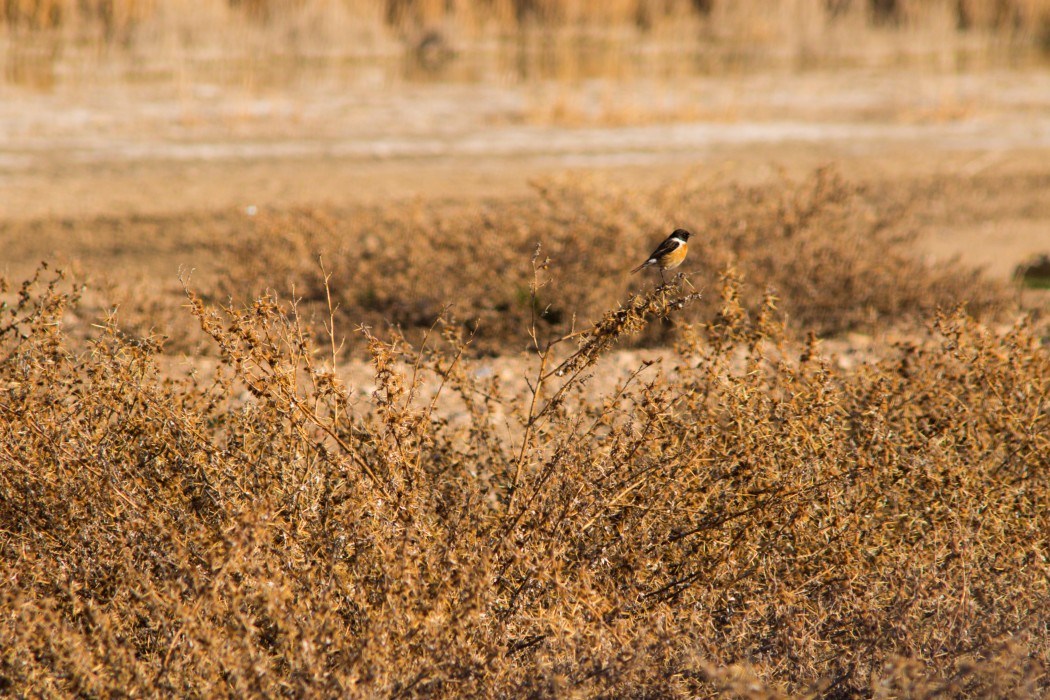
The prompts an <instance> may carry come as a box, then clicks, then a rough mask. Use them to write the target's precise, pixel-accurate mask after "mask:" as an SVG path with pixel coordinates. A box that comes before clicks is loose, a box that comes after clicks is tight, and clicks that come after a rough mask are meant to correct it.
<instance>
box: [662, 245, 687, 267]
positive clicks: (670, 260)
mask: <svg viewBox="0 0 1050 700" xmlns="http://www.w3.org/2000/svg"><path fill="white" fill-rule="evenodd" d="M688 252H689V244H688V243H683V244H682V245H680V246H678V247H677V248H675V249H674V250H672V251H671V252H670V253H668V254H667V255H665V256H663V257H662V258H660V267H661V268H662V269H664V270H673V269H674V268H676V267H678V266H679V265H681V264H682V261H683V260H685V254H686V253H688Z"/></svg>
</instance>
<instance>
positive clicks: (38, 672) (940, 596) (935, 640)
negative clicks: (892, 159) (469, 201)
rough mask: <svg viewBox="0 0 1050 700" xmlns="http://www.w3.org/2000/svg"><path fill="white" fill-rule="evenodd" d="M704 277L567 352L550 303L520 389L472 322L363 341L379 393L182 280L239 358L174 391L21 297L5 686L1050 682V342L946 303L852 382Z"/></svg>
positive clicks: (3, 365) (284, 324)
mask: <svg viewBox="0 0 1050 700" xmlns="http://www.w3.org/2000/svg"><path fill="white" fill-rule="evenodd" d="M581 199H582V200H585V199H586V198H581ZM581 203H582V202H581ZM584 216H586V214H584ZM587 223H588V224H593V221H589V222H587ZM569 225H575V226H581V227H582V228H589V226H584V224H583V223H573V221H571V220H570V221H569ZM621 235H624V236H626V233H623V232H621ZM571 244H573V243H571V242H569V241H567V242H566V243H565V245H571ZM594 249H597V247H595V248H594ZM585 250H592V249H587V248H585ZM818 257H819V256H818ZM552 269H553V271H552V270H551V269H548V268H547V267H546V264H545V261H544V260H542V259H540V258H536V259H534V265H533V269H532V270H531V271H530V277H531V279H527V280H525V284H526V290H527V291H526V294H527V295H528V296H529V301H528V307H529V308H530V309H533V310H537V309H542V308H543V304H541V303H538V302H536V301H535V300H536V299H537V298H539V295H541V294H544V293H545V290H548V288H549V287H548V286H546V281H547V280H548V275H555V274H557V268H556V266H555V267H554V268H552ZM720 284H721V288H722V292H721V295H720V299H717V300H716V299H704V300H698V299H697V297H696V295H695V293H688V292H687V291H686V290H684V289H682V285H683V282H682V281H681V280H676V281H675V282H674V283H672V284H671V285H668V286H666V287H661V288H652V287H649V288H647V291H645V292H644V293H642V294H641V295H638V296H634V297H631V298H629V299H628V301H627V302H626V303H625V304H623V306H622V307H620V308H617V309H614V310H611V311H607V312H606V313H604V314H601V319H600V320H599V321H598V322H597V323H596V324H595V325H593V326H586V327H583V326H582V324H581V327H583V328H584V330H583V331H580V332H578V334H577V335H576V336H574V337H571V338H567V337H562V336H554V340H553V341H548V340H546V339H545V335H546V333H545V332H544V330H543V329H542V328H539V327H538V325H539V324H542V323H543V322H542V320H540V318H539V316H538V315H537V317H536V319H535V320H534V321H533V322H532V323H531V324H530V323H529V322H526V326H527V328H528V331H527V335H528V337H529V338H530V340H531V341H532V345H533V357H534V358H535V359H534V362H535V364H534V367H533V370H532V374H531V380H530V383H529V386H530V390H529V391H527V392H526V393H525V394H524V395H518V394H515V393H514V392H512V391H508V390H505V389H503V388H501V386H500V384H499V382H498V381H497V380H496V379H495V378H491V377H490V378H484V376H483V373H480V372H479V371H478V370H479V369H480V367H481V365H479V364H478V363H479V362H480V361H478V360H474V359H471V358H470V357H469V353H468V352H466V350H467V348H468V347H469V343H470V342H471V339H470V337H469V335H468V334H465V333H464V332H463V330H462V326H461V325H459V324H455V323H446V324H444V325H442V324H441V323H439V324H438V325H437V326H435V330H434V332H431V333H428V334H427V336H426V338H425V339H424V340H421V342H420V343H417V344H416V347H415V348H413V347H411V346H409V345H407V344H405V343H404V342H403V341H401V340H398V339H393V340H390V341H384V340H381V339H380V338H378V337H376V336H375V335H373V334H372V333H371V332H369V331H367V330H363V331H362V333H364V336H365V338H366V340H367V342H368V345H369V351H370V354H371V356H372V360H373V364H374V370H375V383H376V389H375V391H374V393H373V395H372V397H371V399H370V400H367V401H361V400H357V399H354V398H353V396H352V395H351V394H350V393H349V392H348V391H347V389H346V388H345V387H344V385H343V384H342V382H341V380H340V378H339V376H338V374H337V373H336V372H334V371H333V369H332V365H331V357H330V354H331V352H332V351H331V350H330V349H327V348H326V349H324V350H322V349H320V348H318V347H317V346H315V345H314V341H313V339H312V337H313V334H311V333H310V332H309V329H308V328H307V327H305V324H304V322H303V321H302V320H301V318H300V314H299V313H298V312H297V309H296V307H295V306H294V305H289V304H286V303H281V302H280V301H279V300H277V299H275V298H273V297H272V296H260V297H258V298H257V299H256V300H255V301H254V302H253V303H252V304H250V305H248V306H247V307H236V306H230V307H228V308H213V307H209V306H208V305H207V304H206V303H205V301H203V300H201V299H200V298H199V297H198V296H197V295H196V294H194V293H193V292H188V299H189V302H190V307H191V311H192V314H193V315H194V316H195V317H196V319H197V321H198V322H199V323H200V325H201V327H202V329H203V330H204V331H205V332H206V333H207V335H208V336H210V338H211V339H212V342H213V343H214V344H215V347H216V348H217V352H218V353H219V355H220V356H221V365H220V367H219V368H218V369H217V370H216V371H215V373H214V375H213V376H209V377H207V378H204V377H198V376H195V375H191V376H188V377H184V378H168V377H165V376H164V375H163V374H162V373H161V372H160V371H159V369H158V366H157V363H158V354H157V345H156V343H155V342H154V341H152V340H151V339H149V338H142V339H136V338H133V337H129V336H126V335H124V334H123V333H121V332H120V331H119V329H117V328H116V327H114V326H113V325H112V324H105V323H104V324H102V327H101V328H100V329H99V332H98V333H97V334H96V335H95V337H93V338H92V339H90V341H89V343H88V344H87V345H83V344H81V343H80V342H79V341H75V340H74V339H71V338H70V337H69V336H67V335H66V334H65V333H64V331H63V328H62V319H63V318H64V315H65V314H66V312H67V310H68V309H69V308H70V307H72V306H73V305H75V303H76V297H77V290H76V289H73V288H70V287H69V286H68V285H66V284H65V283H64V282H63V281H62V280H60V279H55V280H54V281H52V282H51V283H50V284H47V285H45V284H43V282H42V280H41V279H38V280H36V281H30V282H27V283H26V285H25V286H24V288H23V290H22V292H21V294H20V295H18V297H17V298H16V299H12V301H11V303H10V305H8V306H6V307H5V309H4V313H3V317H2V321H0V346H2V347H0V387H2V393H0V416H2V418H0V464H2V467H0V533H2V535H0V576H2V578H3V581H4V585H3V587H2V588H0V600H2V604H0V609H2V610H4V611H5V612H4V615H3V617H2V619H0V685H2V687H3V688H4V690H5V691H7V692H11V693H15V694H37V693H39V694H44V693H47V694H61V695H98V696H101V695H112V694H131V695H143V694H153V693H155V692H157V691H158V690H159V691H160V692H163V693H166V694H178V695H189V694H193V695H204V696H213V695H239V696H243V695H278V694H281V695H296V696H302V695H326V696H331V695H344V694H354V695H369V696H379V695H384V696H393V695H397V696H417V697H436V696H454V697H464V696H474V697H476V696H525V695H527V696H537V697H545V696H565V695H587V696H594V695H605V696H648V697H697V696H703V695H707V696H710V695H713V694H715V693H717V692H720V691H728V692H733V693H736V694H740V695H747V696H751V697H776V696H779V695H782V694H792V695H800V694H806V693H823V694H828V695H832V696H840V697H845V696H850V695H878V696H881V697H890V696H899V695H909V696H915V697H924V696H925V697H933V696H938V695H939V696H944V695H951V696H953V697H954V696H971V697H987V696H989V695H999V696H1026V695H1039V694H1045V693H1047V692H1048V691H1050V681H1048V678H1050V676H1048V675H1047V670H1048V665H1050V641H1048V640H1050V634H1048V633H1047V632H1048V630H1047V620H1048V619H1050V603H1048V601H1050V565H1048V561H1047V555H1048V553H1047V540H1046V533H1047V532H1050V502H1048V499H1050V496H1048V494H1050V488H1048V487H1050V484H1048V474H1050V469H1048V467H1050V463H1048V462H1050V458H1048V456H1047V455H1050V411H1048V408H1050V405H1048V401H1047V397H1048V396H1050V356H1048V354H1047V349H1046V347H1045V346H1043V345H1041V344H1040V342H1039V339H1038V338H1037V337H1035V336H1034V335H1033V333H1032V332H1031V330H1030V329H1029V328H1028V327H1027V325H1026V324H1025V323H1024V322H1021V323H1019V324H1018V325H1017V326H1016V327H1014V328H1012V329H1011V330H1009V331H1007V332H1004V333H996V332H992V331H991V330H989V329H988V328H987V327H985V326H983V325H981V324H980V323H979V322H977V321H975V320H974V319H973V318H971V317H970V316H967V315H966V314H964V313H962V312H956V313H951V314H944V315H938V316H936V318H934V319H933V320H932V321H931V322H930V325H929V330H928V333H927V334H926V335H924V336H921V337H919V336H917V337H916V340H915V342H913V343H910V344H902V345H900V346H899V347H896V348H894V349H890V350H888V351H887V353H886V354H887V357H886V358H885V359H883V360H881V361H878V362H875V363H872V364H869V365H864V366H861V367H859V368H857V369H855V370H845V369H841V368H840V367H839V366H838V365H836V364H835V363H832V362H830V361H829V360H828V359H827V358H826V357H823V356H822V355H821V353H820V351H819V348H817V346H816V342H815V341H812V342H810V343H808V344H801V345H799V344H795V343H794V342H793V341H792V340H791V339H790V337H789V336H787V335H785V332H784V329H783V326H782V323H781V316H780V314H779V312H778V311H777V309H776V303H775V299H773V298H772V297H770V296H766V297H765V298H764V299H763V300H761V301H760V302H759V303H758V304H756V305H750V304H748V303H745V301H744V300H746V299H747V298H748V292H747V291H746V288H745V287H742V286H741V284H740V281H739V276H738V275H737V274H735V273H733V272H732V271H730V272H729V273H727V274H726V275H724V276H723V279H722V280H721V283H720ZM701 301H705V302H706V303H707V304H708V306H702V305H701ZM697 308H700V309H713V311H711V310H708V311H700V312H699V321H700V322H699V323H697V324H696V325H693V326H691V327H688V328H685V332H684V333H682V334H680V335H679V336H678V351H679V353H680V357H681V362H680V363H679V366H677V367H676V368H674V369H673V370H668V371H666V372H661V371H659V370H658V368H653V367H650V366H648V365H645V364H643V365H641V366H639V367H638V368H637V371H636V372H635V373H634V374H632V375H631V376H630V378H629V379H628V380H627V381H625V382H623V383H622V384H621V385H620V386H618V387H616V389H615V390H613V391H593V390H590V389H589V388H588V382H589V381H590V380H591V378H592V377H593V376H594V375H595V374H597V373H600V372H602V371H603V363H604V362H606V361H607V359H608V358H607V355H606V352H607V349H608V347H610V345H611V342H612V341H615V340H617V339H619V338H621V337H622V336H624V335H628V334H637V333H640V332H642V331H643V329H644V326H645V325H646V324H647V323H651V322H652V320H653V319H654V318H664V317H672V318H673V317H675V316H676V315H683V314H689V313H692V312H694V311H696V310H697ZM537 313H538V312H537ZM596 315H597V314H596ZM439 328H440V332H438V329H439ZM574 341H575V342H577V343H578V345H577V348H576V349H575V350H569V351H565V350H563V348H566V347H568V346H571V345H572V344H573V342H574ZM428 392H429V393H428ZM438 394H448V397H447V398H448V400H449V401H452V402H454V403H455V405H457V406H459V407H460V410H459V411H458V412H457V413H456V415H455V416H453V415H452V412H450V411H449V410H447V409H446V410H437V408H436V407H437V405H438V400H439V396H438Z"/></svg>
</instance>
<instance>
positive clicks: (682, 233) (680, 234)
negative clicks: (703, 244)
mask: <svg viewBox="0 0 1050 700" xmlns="http://www.w3.org/2000/svg"><path fill="white" fill-rule="evenodd" d="M692 235H693V234H691V233H689V232H688V231H686V230H685V229H684V228H676V229H675V230H674V233H672V234H671V236H672V237H673V238H679V239H681V240H683V241H688V240H689V237H690V236H692Z"/></svg>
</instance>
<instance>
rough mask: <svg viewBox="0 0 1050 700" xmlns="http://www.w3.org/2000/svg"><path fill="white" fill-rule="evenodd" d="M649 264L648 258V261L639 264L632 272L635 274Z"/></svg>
mask: <svg viewBox="0 0 1050 700" xmlns="http://www.w3.org/2000/svg"><path fill="white" fill-rule="evenodd" d="M648 265H649V261H648V260H646V261H645V262H643V263H642V264H641V265H639V266H638V267H636V268H634V269H633V270H631V274H632V275H633V274H634V273H636V272H638V271H639V270H641V269H642V268H643V267H646V266H648Z"/></svg>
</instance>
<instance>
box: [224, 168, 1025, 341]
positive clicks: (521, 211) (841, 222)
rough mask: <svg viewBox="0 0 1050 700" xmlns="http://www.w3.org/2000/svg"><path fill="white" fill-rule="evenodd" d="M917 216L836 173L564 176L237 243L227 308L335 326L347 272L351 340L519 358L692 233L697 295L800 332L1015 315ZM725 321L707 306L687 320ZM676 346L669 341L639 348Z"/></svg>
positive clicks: (343, 310) (336, 216)
mask: <svg viewBox="0 0 1050 700" xmlns="http://www.w3.org/2000/svg"><path fill="white" fill-rule="evenodd" d="M908 206H909V203H908V202H907V201H903V202H902V201H898V200H894V199H892V198H890V199H887V198H885V197H884V196H882V197H880V198H879V199H875V197H874V196H872V195H870V194H869V193H868V192H866V191H865V190H864V188H862V187H859V186H857V185H853V184H850V183H847V182H845V181H843V180H842V179H841V178H840V177H838V176H837V175H836V174H835V172H834V171H833V170H830V169H824V170H819V171H817V172H816V173H814V174H813V175H811V176H810V177H808V178H807V179H805V180H803V181H801V182H797V183H796V182H784V183H781V184H779V185H776V186H768V185H766V186H754V187H739V186H732V187H724V186H718V185H714V184H712V183H711V182H709V181H708V180H707V179H705V178H702V177H699V176H697V177H693V178H688V179H684V180H683V181H680V182H675V183H672V184H669V185H665V186H662V187H657V188H654V189H651V190H637V189H626V188H623V187H621V186H614V185H611V184H610V183H608V182H605V181H603V180H601V179H581V178H578V177H577V178H575V179H570V178H569V177H564V178H552V179H550V180H547V181H544V182H540V183H537V184H536V193H535V195H534V196H533V197H530V198H528V199H525V200H523V201H519V202H507V201H505V200H501V201H499V202H491V203H481V204H454V205H446V206H440V205H434V204H433V203H429V204H425V203H420V202H417V203H413V204H405V205H404V206H402V207H391V206H386V207H381V208H380V207H377V208H371V209H369V208H364V207H360V208H356V209H353V210H348V211H342V212H332V211H306V212H295V213H292V214H279V215H273V216H269V217H265V216H264V217H262V219H263V220H262V221H261V222H260V224H259V225H258V228H256V229H254V230H251V229H248V230H246V231H245V232H244V233H243V234H242V235H240V236H234V237H233V240H231V242H230V250H229V251H227V252H226V253H224V254H223V259H224V260H226V261H227V269H226V272H225V274H224V275H223V285H222V287H221V289H220V290H219V293H218V298H222V299H224V298H226V297H227V296H232V297H233V298H235V299H251V298H255V297H256V296H258V295H260V294H262V293H264V292H265V291H266V287H267V286H275V287H276V288H277V289H285V290H287V289H292V288H294V290H295V293H296V295H298V296H301V297H302V298H303V299H304V301H305V302H306V303H307V307H310V304H311V302H313V303H314V307H315V309H316V311H317V313H319V314H323V313H324V308H323V307H324V304H325V300H326V295H327V291H326V289H325V285H324V280H323V278H322V276H321V275H320V274H319V272H318V266H317V259H318V256H319V255H320V256H322V257H323V259H324V260H325V261H326V265H327V266H328V267H329V268H330V269H331V270H332V271H333V276H332V278H331V293H332V294H333V295H334V299H335V302H336V305H337V307H338V309H337V311H338V316H339V318H340V319H341V320H342V325H344V326H346V325H348V324H352V323H360V322H364V323H366V324H368V325H371V326H373V327H375V328H376V329H378V331H379V332H382V331H383V330H384V329H385V328H387V327H388V326H389V325H390V324H393V325H394V326H396V327H398V328H400V329H401V330H402V331H403V332H405V333H406V334H407V335H408V336H409V337H410V338H412V339H418V337H419V333H420V332H422V331H423V330H425V329H426V328H429V327H430V325H431V324H432V323H433V321H434V319H435V318H436V317H438V316H439V315H441V314H442V313H443V311H444V310H445V309H446V307H449V305H450V307H449V313H450V315H451V317H452V318H455V319H456V320H457V321H458V322H459V323H462V324H463V325H464V326H465V327H467V328H469V329H472V330H473V329H475V328H476V329H477V331H476V334H475V338H474V348H475V349H480V350H487V351H492V350H497V349H507V348H513V349H518V348H520V347H522V346H524V345H526V344H527V342H528V337H527V329H528V328H529V321H530V319H531V318H532V316H533V314H534V313H536V312H538V313H539V316H540V319H541V321H542V324H543V326H544V327H546V328H548V329H549V331H550V332H553V333H557V334H564V333H568V332H571V330H572V329H573V328H574V324H580V323H590V322H592V321H594V320H596V319H597V318H598V317H599V315H600V314H602V313H603V312H604V310H605V309H606V308H607V305H608V300H609V299H618V298H623V297H624V296H625V294H627V293H628V292H629V291H630V290H631V289H638V288H639V287H644V286H646V285H650V284H652V283H653V281H654V280H655V279H656V276H655V273H651V272H650V273H644V272H643V273H641V274H638V275H634V276H632V275H630V274H629V270H630V269H631V268H633V267H634V266H635V264H637V263H638V262H641V260H643V259H644V256H645V255H647V254H648V253H649V251H650V250H652V248H653V246H655V245H656V243H658V242H659V241H660V240H661V239H662V238H663V237H664V236H666V235H667V234H668V233H670V231H671V229H673V228H676V227H679V226H683V227H685V228H688V229H690V230H692V231H694V237H693V238H692V239H691V241H690V250H691V252H690V257H689V259H688V260H687V261H686V263H685V264H684V266H683V268H682V269H683V270H687V271H688V273H689V276H690V278H691V280H692V283H693V284H694V285H695V286H696V287H697V288H698V289H702V290H703V289H714V288H717V285H718V276H719V274H720V272H721V271H722V270H724V269H725V268H726V267H727V266H728V265H732V266H734V267H735V268H736V269H738V270H739V271H740V272H741V273H743V274H744V276H745V277H746V278H747V279H749V280H761V283H762V284H763V285H765V286H766V287H767V288H769V289H772V290H774V291H775V293H776V295H777V296H778V297H779V299H780V302H779V305H780V309H781V311H782V312H783V313H784V314H786V315H787V316H788V318H789V321H790V328H791V330H792V332H795V333H800V334H803V335H804V334H805V333H806V332H811V331H812V332H816V333H819V334H832V333H839V332H842V331H846V330H850V329H856V328H862V329H868V328H871V327H872V326H873V325H876V324H877V325H886V324H902V323H906V322H909V321H915V320H916V319H921V318H924V317H927V316H929V315H930V314H931V313H932V312H934V311H935V310H936V309H938V308H947V307H954V306H956V305H958V304H960V303H963V302H966V303H967V304H968V305H969V310H970V312H971V313H974V314H975V315H978V316H980V315H982V314H985V313H987V312H989V311H993V310H995V309H998V308H1000V307H1002V306H1003V305H1004V303H1005V302H1006V300H1007V298H1008V294H1007V291H1006V290H1005V289H1004V288H1003V287H1002V286H1000V285H997V284H993V283H991V282H989V281H987V280H986V279H984V278H982V277H981V276H980V275H979V273H978V271H976V270H964V269H962V268H960V267H959V266H957V265H939V266H931V265H928V264H926V263H925V262H923V261H922V260H920V259H919V258H918V256H917V254H916V252H915V250H914V247H913V246H912V245H911V242H912V238H913V234H912V232H911V231H910V230H909V229H908V228H907V224H906V223H904V222H903V213H904V212H905V211H906V210H907V208H908ZM537 245H539V246H540V247H541V251H542V254H543V255H544V256H549V257H550V259H551V260H553V261H554V266H553V267H552V268H551V272H550V275H551V283H550V285H549V286H548V287H545V288H544V289H543V290H541V292H540V293H539V295H538V296H536V297H533V296H532V295H531V294H530V291H529V289H530V284H531V280H532V270H531V268H530V267H529V266H528V264H527V261H528V260H529V258H530V256H531V255H532V254H533V253H534V252H535V250H536V247H537ZM761 302H762V290H761V289H753V288H752V289H748V290H747V291H745V296H744V299H743V303H744V305H745V306H746V307H747V308H748V309H750V310H752V311H754V310H756V309H757V308H758V307H759V306H760V305H761ZM534 304H535V306H534ZM317 307H320V308H317ZM716 310H717V301H716V299H714V297H713V296H709V297H707V298H705V299H703V300H701V301H700V303H699V304H696V305H693V306H692V307H691V310H690V311H689V312H688V313H687V314H686V315H685V316H684V317H683V318H684V319H686V320H698V319H701V318H704V317H707V316H710V314H712V313H714V312H715V311H716ZM663 336H664V332H663V330H662V329H660V328H656V329H653V330H652V331H651V332H649V333H647V334H644V335H643V336H642V337H641V338H640V339H639V341H638V342H642V343H653V342H657V341H661V342H662V340H663Z"/></svg>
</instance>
